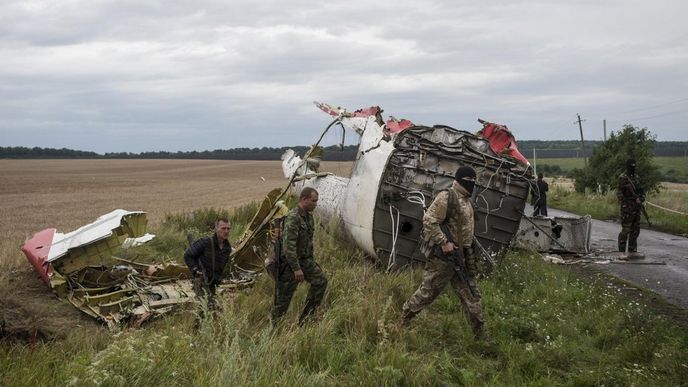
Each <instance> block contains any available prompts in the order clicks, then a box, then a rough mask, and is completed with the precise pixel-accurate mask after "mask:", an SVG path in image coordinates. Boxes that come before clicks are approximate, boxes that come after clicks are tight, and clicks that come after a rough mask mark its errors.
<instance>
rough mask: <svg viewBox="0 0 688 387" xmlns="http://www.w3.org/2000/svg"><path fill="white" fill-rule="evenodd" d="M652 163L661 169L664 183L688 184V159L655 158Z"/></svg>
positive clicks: (682, 157) (683, 157)
mask: <svg viewBox="0 0 688 387" xmlns="http://www.w3.org/2000/svg"><path fill="white" fill-rule="evenodd" d="M652 163H653V164H655V165H656V166H657V167H659V173H660V176H661V179H662V181H668V182H672V183H688V157H685V156H681V157H655V158H653V159H652Z"/></svg>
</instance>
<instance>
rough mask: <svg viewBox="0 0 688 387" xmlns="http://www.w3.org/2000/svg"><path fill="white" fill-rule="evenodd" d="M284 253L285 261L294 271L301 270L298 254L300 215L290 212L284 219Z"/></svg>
mask: <svg viewBox="0 0 688 387" xmlns="http://www.w3.org/2000/svg"><path fill="white" fill-rule="evenodd" d="M282 241H283V245H282V254H283V255H284V258H285V261H287V264H288V265H289V267H290V268H291V270H292V271H293V272H297V271H299V270H301V265H300V264H299V256H298V250H297V248H298V242H299V219H298V215H296V214H294V213H290V214H289V215H287V218H286V219H285V220H284V226H283V229H282Z"/></svg>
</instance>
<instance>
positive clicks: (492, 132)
mask: <svg viewBox="0 0 688 387" xmlns="http://www.w3.org/2000/svg"><path fill="white" fill-rule="evenodd" d="M478 122H480V123H481V124H483V128H482V129H481V130H480V131H479V132H478V134H479V135H481V136H483V137H485V138H486V139H487V140H488V141H489V142H490V149H492V151H493V152H495V153H497V154H506V155H509V156H511V157H513V158H515V159H516V160H518V161H519V162H520V163H521V164H523V165H530V163H529V162H528V159H526V158H525V156H523V155H522V154H521V152H520V151H519V150H518V146H517V145H516V139H515V138H514V135H513V134H511V131H510V130H509V128H507V127H506V125H499V124H495V123H492V122H487V121H483V120H480V119H479V120H478Z"/></svg>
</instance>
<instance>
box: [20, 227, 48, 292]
mask: <svg viewBox="0 0 688 387" xmlns="http://www.w3.org/2000/svg"><path fill="white" fill-rule="evenodd" d="M56 231H57V230H56V229H54V228H47V229H45V230H43V231H39V232H37V233H36V234H35V235H34V236H33V237H32V238H31V239H29V240H27V241H26V242H25V243H24V245H23V246H22V247H21V250H22V252H23V253H24V255H26V258H27V259H28V260H29V262H30V263H31V264H32V265H33V267H34V268H35V269H36V271H38V273H39V274H40V275H41V278H42V279H43V281H44V282H45V283H46V284H49V283H50V277H52V271H53V270H52V266H51V265H50V262H49V261H48V254H49V252H50V247H51V246H52V244H53V238H54V237H55V234H56Z"/></svg>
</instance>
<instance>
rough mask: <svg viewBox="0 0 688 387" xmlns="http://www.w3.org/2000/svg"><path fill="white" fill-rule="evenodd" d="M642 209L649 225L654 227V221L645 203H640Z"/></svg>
mask: <svg viewBox="0 0 688 387" xmlns="http://www.w3.org/2000/svg"><path fill="white" fill-rule="evenodd" d="M640 210H641V211H643V216H644V217H645V220H647V225H648V227H652V222H650V217H649V216H648V215H647V209H646V208H645V203H640Z"/></svg>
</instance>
